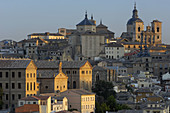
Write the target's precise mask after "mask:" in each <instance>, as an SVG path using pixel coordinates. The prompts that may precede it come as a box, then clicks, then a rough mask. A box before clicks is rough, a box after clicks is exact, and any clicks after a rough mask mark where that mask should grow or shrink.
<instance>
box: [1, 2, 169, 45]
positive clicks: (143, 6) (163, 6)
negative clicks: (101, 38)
mask: <svg viewBox="0 0 170 113" xmlns="http://www.w3.org/2000/svg"><path fill="white" fill-rule="evenodd" d="M134 1H136V3H137V10H138V15H139V17H140V18H141V19H142V20H143V21H144V25H145V27H146V26H147V25H148V24H150V22H152V21H153V20H154V19H158V20H160V21H162V22H163V26H162V27H163V42H164V43H169V42H170V34H169V32H170V31H169V30H170V7H169V5H170V0H1V1H0V40H3V39H12V40H16V41H19V40H22V39H25V38H27V35H28V34H31V33H37V32H38V33H43V32H47V31H48V32H57V29H58V28H61V27H62V28H68V29H69V28H70V29H72V28H76V24H77V23H79V22H80V21H82V20H83V19H84V14H85V11H86V10H87V12H88V17H89V18H90V16H91V14H93V16H94V19H95V20H96V21H97V25H98V24H99V22H100V19H102V20H103V24H105V25H107V26H108V28H109V30H111V31H113V32H115V37H119V36H120V35H121V33H122V32H125V31H126V23H127V21H128V20H129V19H130V18H131V17H132V10H133V7H134Z"/></svg>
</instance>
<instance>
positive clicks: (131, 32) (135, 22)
mask: <svg viewBox="0 0 170 113" xmlns="http://www.w3.org/2000/svg"><path fill="white" fill-rule="evenodd" d="M121 37H122V38H126V39H128V40H129V41H132V42H136V41H137V42H140V41H141V38H143V39H144V38H145V37H146V38H147V43H148V44H151V45H153V44H161V43H162V22H160V21H158V20H153V21H152V22H151V26H147V27H146V31H145V30H144V22H143V21H142V19H140V18H139V17H138V10H137V9H136V4H135V6H134V10H133V15H132V18H131V19H129V20H128V22H127V32H123V33H122V35H121Z"/></svg>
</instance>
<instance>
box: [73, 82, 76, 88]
mask: <svg viewBox="0 0 170 113" xmlns="http://www.w3.org/2000/svg"><path fill="white" fill-rule="evenodd" d="M73 89H76V81H73Z"/></svg>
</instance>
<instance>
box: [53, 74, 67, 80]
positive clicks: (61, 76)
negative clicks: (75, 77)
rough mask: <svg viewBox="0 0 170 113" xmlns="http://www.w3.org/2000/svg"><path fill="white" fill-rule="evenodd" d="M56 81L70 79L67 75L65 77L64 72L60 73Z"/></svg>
mask: <svg viewBox="0 0 170 113" xmlns="http://www.w3.org/2000/svg"><path fill="white" fill-rule="evenodd" d="M55 79H68V77H67V75H65V74H64V73H63V72H61V73H58V74H57V76H56V77H55Z"/></svg>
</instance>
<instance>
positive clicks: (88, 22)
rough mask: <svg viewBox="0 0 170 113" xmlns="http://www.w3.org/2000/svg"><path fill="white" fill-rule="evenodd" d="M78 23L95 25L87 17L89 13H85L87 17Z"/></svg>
mask: <svg viewBox="0 0 170 113" xmlns="http://www.w3.org/2000/svg"><path fill="white" fill-rule="evenodd" d="M78 25H95V24H94V23H93V22H91V21H90V20H89V19H88V18H87V13H86V14H85V19H84V20H83V21H81V22H80V23H79V24H77V26H78Z"/></svg>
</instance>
